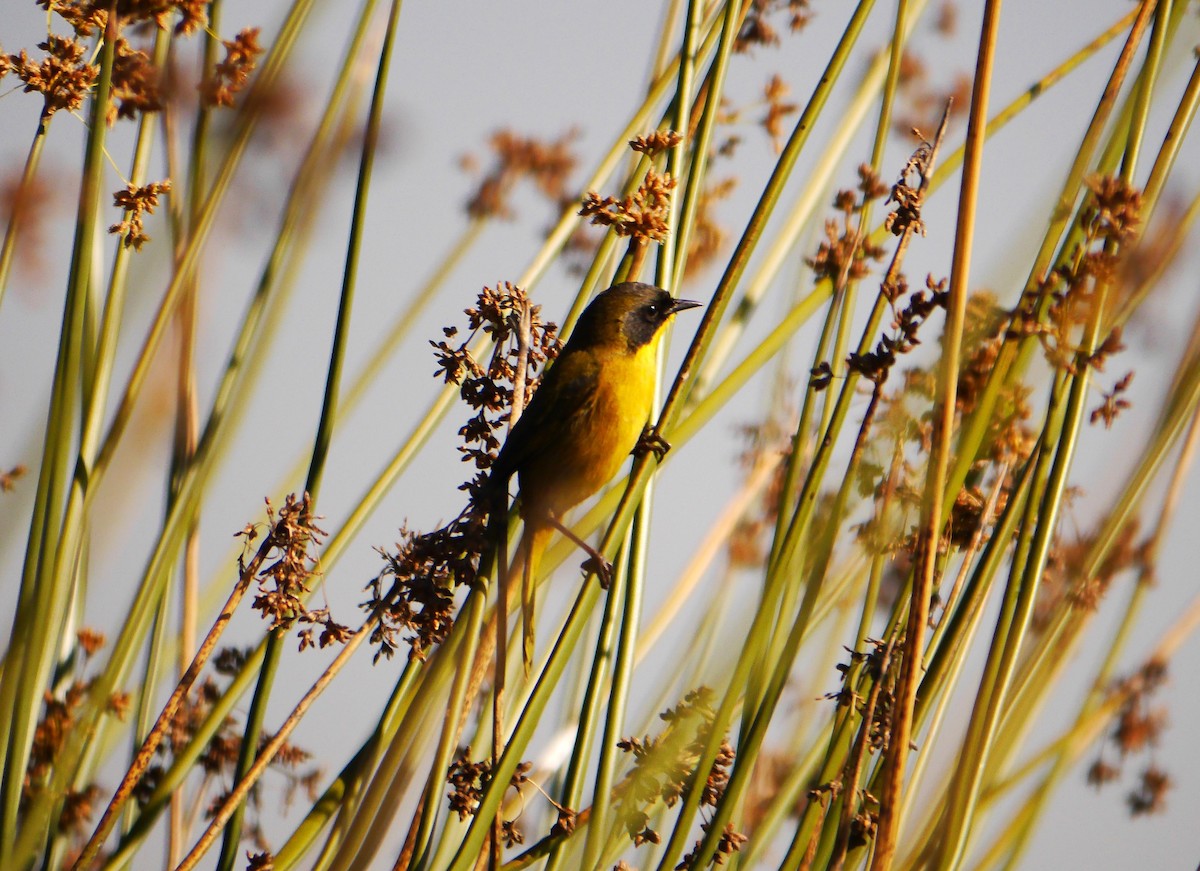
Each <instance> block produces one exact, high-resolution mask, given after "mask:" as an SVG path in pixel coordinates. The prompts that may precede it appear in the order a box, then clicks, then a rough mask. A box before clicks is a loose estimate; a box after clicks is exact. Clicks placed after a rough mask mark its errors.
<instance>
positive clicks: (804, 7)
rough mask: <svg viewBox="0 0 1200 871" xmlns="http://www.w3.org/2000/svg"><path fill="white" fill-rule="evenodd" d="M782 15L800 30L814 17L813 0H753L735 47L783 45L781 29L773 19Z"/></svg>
mask: <svg viewBox="0 0 1200 871" xmlns="http://www.w3.org/2000/svg"><path fill="white" fill-rule="evenodd" d="M780 15H783V16H786V18H787V23H786V25H785V26H786V27H787V28H788V29H789V30H790V31H792V32H793V33H798V32H799V31H801V30H803V29H804V27H805V26H806V25H807V24H808V22H809V21H810V20H811V19H812V11H811V10H810V8H809V0H753V2H751V4H750V8H749V9H747V10H746V15H745V17H744V18H743V19H742V27H741V29H740V30H739V31H738V35H737V38H736V39H735V40H734V43H733V50H734V51H735V52H739V53H746V52H749V51H751V49H753V48H755V47H756V46H762V47H764V48H770V47H772V46H776V45H779V31H778V30H776V27H775V25H774V24H773V23H772V21H771V19H773V18H776V17H778V16H780Z"/></svg>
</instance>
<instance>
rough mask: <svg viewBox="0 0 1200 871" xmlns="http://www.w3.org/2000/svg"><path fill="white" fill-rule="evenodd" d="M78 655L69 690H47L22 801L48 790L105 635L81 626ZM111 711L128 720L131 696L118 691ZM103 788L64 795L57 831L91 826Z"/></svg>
mask: <svg viewBox="0 0 1200 871" xmlns="http://www.w3.org/2000/svg"><path fill="white" fill-rule="evenodd" d="M76 641H77V643H78V647H77V650H78V656H77V657H75V663H74V666H75V673H76V676H75V678H74V679H73V680H71V681H70V683H68V684H67V686H66V687H65V689H62V690H61V691H55V692H50V691H48V692H46V694H45V696H44V698H43V703H44V705H45V709H44V710H43V711H42V716H41V719H40V720H39V721H38V724H37V726H36V727H35V728H34V733H33V741H32V744H31V745H30V749H29V765H28V768H27V769H26V773H25V781H24V783H23V784H22V785H21V801H22V803H28V802H30V801H31V800H33V798H34V797H36V796H37V795H38V794H39V793H40V792H41V791H42V790H44V789H45V788H46V786H47V783H48V781H49V778H50V775H51V773H52V771H53V768H54V764H55V762H56V761H57V759H58V757H59V755H60V753H61V752H62V749H63V746H64V745H65V744H66V741H67V738H68V737H69V736H70V735H71V733H72V732H73V731H74V730H75V727H76V725H75V724H76V719H77V717H78V715H79V710H80V708H81V707H82V706H83V704H84V702H85V701H86V699H87V696H88V693H89V691H90V690H91V688H92V685H93V680H94V679H93V678H89V677H86V676H85V673H86V671H87V667H88V665H89V663H90V662H91V660H92V657H94V656H95V655H96V653H98V652H99V651H100V649H101V648H102V647H103V646H104V644H105V638H104V634H103V633H101V632H98V631H95V630H92V629H88V628H84V629H81V630H80V631H79V632H78V633H77V635H76ZM108 712H109V713H111V714H113V715H114V716H116V717H118V718H119V719H122V720H123V719H124V718H125V717H126V716H127V715H128V713H129V696H128V694H126V693H114V694H113V695H112V696H111V697H110V698H109V699H108ZM101 794H102V790H101V789H100V788H99V787H98V786H97V785H96V784H94V783H86V784H83V785H82V786H79V787H77V788H76V787H72V788H70V789H68V790H67V791H66V793H65V794H64V795H63V796H62V806H61V810H60V812H59V816H58V819H57V821H56V823H55V827H56V829H57V831H59V832H60V833H62V834H65V835H69V836H71V837H72V838H78V837H79V836H81V835H82V834H84V831H85V829H86V827H87V824H88V821H89V820H90V819H91V817H92V815H93V814H94V812H95V810H96V807H95V805H96V802H97V800H98V799H99V798H100V796H101Z"/></svg>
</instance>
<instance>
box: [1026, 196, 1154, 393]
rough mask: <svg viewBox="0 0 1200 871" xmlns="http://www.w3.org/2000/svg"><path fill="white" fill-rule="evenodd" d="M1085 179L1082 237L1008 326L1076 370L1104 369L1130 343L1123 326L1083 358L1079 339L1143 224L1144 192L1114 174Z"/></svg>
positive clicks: (1053, 360) (1051, 357)
mask: <svg viewBox="0 0 1200 871" xmlns="http://www.w3.org/2000/svg"><path fill="white" fill-rule="evenodd" d="M1086 183H1087V186H1088V189H1089V191H1090V194H1089V196H1088V198H1087V201H1086V202H1085V204H1084V206H1083V207H1082V208H1081V209H1080V214H1079V230H1080V235H1081V237H1082V238H1081V239H1080V241H1079V243H1078V244H1076V245H1075V247H1074V248H1073V249H1072V251H1071V252H1070V253H1069V254H1068V255H1067V256H1066V257H1065V258H1063V260H1062V261H1061V262H1060V263H1059V265H1058V266H1056V267H1055V268H1054V269H1052V270H1050V272H1049V274H1048V275H1047V276H1046V277H1045V279H1044V280H1043V281H1042V282H1041V283H1040V285H1039V287H1038V288H1037V289H1036V290H1034V291H1033V292H1031V293H1028V294H1026V297H1025V299H1023V300H1022V302H1021V307H1020V309H1019V311H1018V315H1017V317H1016V319H1015V320H1014V322H1013V325H1012V327H1011V328H1010V331H1009V332H1010V335H1012V336H1016V337H1024V336H1030V335H1032V336H1037V338H1038V339H1039V341H1041V343H1042V346H1043V349H1044V350H1045V353H1046V358H1047V359H1048V360H1049V361H1050V364H1051V365H1052V366H1055V367H1056V368H1058V369H1061V370H1063V371H1065V372H1072V373H1074V372H1076V371H1077V369H1078V367H1079V366H1080V365H1081V364H1082V365H1088V366H1092V367H1093V368H1095V369H1098V370H1103V369H1104V365H1105V363H1106V362H1107V360H1108V358H1109V357H1110V356H1112V355H1113V354H1116V353H1118V352H1120V351H1121V350H1123V349H1124V347H1125V346H1124V345H1123V344H1122V342H1121V332H1120V329H1119V327H1118V328H1117V329H1114V330H1113V331H1112V332H1110V333H1109V334H1108V335H1107V336H1105V337H1104V338H1103V340H1102V341H1101V343H1100V345H1099V347H1097V348H1096V349H1095V350H1094V351H1093V352H1091V353H1090V354H1089V355H1087V357H1086V359H1082V360H1080V359H1079V358H1080V357H1081V356H1082V355H1080V354H1079V352H1078V348H1077V340H1078V336H1079V334H1080V332H1081V330H1082V328H1083V325H1084V324H1086V323H1087V322H1088V321H1089V320H1090V319H1091V318H1092V317H1093V315H1094V314H1095V312H1094V309H1095V307H1096V306H1097V305H1098V304H1100V301H1101V299H1102V298H1104V297H1102V296H1101V291H1102V290H1107V289H1108V288H1109V287H1111V286H1112V285H1113V284H1114V282H1115V281H1117V280H1118V278H1119V275H1120V269H1121V266H1122V264H1123V263H1124V261H1125V259H1126V258H1127V257H1128V256H1129V255H1130V252H1131V250H1132V248H1131V244H1130V243H1132V242H1133V240H1134V239H1135V238H1136V236H1137V230H1138V227H1139V226H1140V224H1141V210H1142V195H1141V191H1139V190H1138V189H1136V188H1134V187H1132V186H1131V185H1129V184H1128V183H1126V182H1125V181H1124V180H1122V179H1120V178H1117V177H1113V176H1105V177H1100V176H1093V177H1091V178H1088V179H1087V180H1086Z"/></svg>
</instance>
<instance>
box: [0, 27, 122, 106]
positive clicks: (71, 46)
mask: <svg viewBox="0 0 1200 871" xmlns="http://www.w3.org/2000/svg"><path fill="white" fill-rule="evenodd" d="M38 48H40V49H41V50H42V51H44V52H45V53H46V57H45V58H44V59H43V60H42V61H41V62H35V61H33V60H31V59H30V58H29V56H28V55H27V54H26V53H25V50H24V49H21V51H20V52H19V53H18V54H10V55H8V56H7V57H6V58H4V59H3V61H0V76H2V75H3V74H4V73H6V72H9V71H11V72H12V73H13V74H14V75H15V76H16V77H17V78H19V79H20V80H21V81H22V82H24V83H25V87H24V88H23V89H22V90H24V91H25V93H33V92H37V93H39V94H41V95H42V97H43V98H44V100H45V105H44V107H43V109H42V114H43V115H46V116H49V115H53V114H54V113H55V112H57V111H58V110H60V109H66V110H67V111H68V112H73V111H75V110H76V109H78V108H79V107H80V106H82V105H83V100H84V97H86V96H87V95H88V92H89V91H90V90H91V88H92V84H93V83H94V82H95V81H96V76H97V74H98V73H99V69H98V68H97V67H96V66H94V65H93V64H91V63H90V62H89V61H88V60H86V58H87V47H86V46H84V45H83V43H81V42H78V41H77V40H74V39H68V38H67V37H65V36H58V35H56V34H53V33H52V34H50V35H49V36H48V37H47V38H46V41H45V42H39V43H38Z"/></svg>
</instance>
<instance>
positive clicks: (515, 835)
mask: <svg viewBox="0 0 1200 871" xmlns="http://www.w3.org/2000/svg"><path fill="white" fill-rule="evenodd" d="M531 768H533V763H532V762H522V763H520V764H519V765H517V769H516V771H514V772H513V775H512V777H511V778H510V779H509V782H508V785H509V788H510V789H515V790H516V791H517V793H520V792H521V787H522V786H524V785H525V783H526V782H527V781H528V780H529V770H530V769H531ZM446 781H447V783H449V784H450V786H451V787H452V788H451V790H450V793H449V794H448V796H447V798H448V799H449V803H450V810H451V811H453V812H454V813H456V814H458V818H459V820H465V819H466V818H467V817H470V816H474V814H475V811H476V810H478V809H479V803H480V802H481V801H482V800H483V794H484V793H485V792H486V791H487V788H488V784H490V783H491V782H492V764H491V762H490V761H488V760H486V759H483V760H480V761H479V762H472V761H471V748H470V747H464V748H463V749H461V750H459V752H458V756H457V757H456V758H455V759H454V761H453V762H451V763H450V768H449V770H448V771H447V772H446ZM500 829H501V835H502V837H503V839H504V846H506V847H512V846H513V845H515V844H523V843H525V835H524V833H523V832H522V831H521V829H520V827H519V826H518V825H517V820H516V819H511V820H501V822H500Z"/></svg>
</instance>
